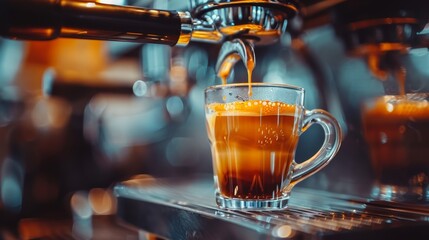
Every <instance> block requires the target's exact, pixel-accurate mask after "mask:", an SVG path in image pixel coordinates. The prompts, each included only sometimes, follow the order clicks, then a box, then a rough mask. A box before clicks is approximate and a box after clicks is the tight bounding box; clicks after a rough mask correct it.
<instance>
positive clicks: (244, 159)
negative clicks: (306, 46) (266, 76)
mask: <svg viewBox="0 0 429 240" xmlns="http://www.w3.org/2000/svg"><path fill="white" fill-rule="evenodd" d="M251 87H252V88H251V92H252V94H251V95H250V96H249V94H248V90H249V85H248V84H247V83H242V84H228V85H219V86H212V87H209V88H207V89H206V90H205V111H206V125H207V132H208V138H209V141H210V144H211V151H212V160H213V171H214V182H215V194H216V203H217V205H218V206H219V207H221V208H228V209H241V210H246V209H247V210H276V209H284V208H286V207H287V203H288V200H289V196H290V191H291V190H292V188H293V186H294V185H295V184H296V183H298V182H299V181H301V180H303V179H305V178H307V177H309V176H310V175H312V174H314V173H315V172H317V171H318V170H320V169H322V168H323V167H324V166H326V165H327V164H328V163H329V162H330V160H331V159H332V158H333V157H334V156H335V154H336V153H337V151H338V150H339V148H340V144H341V129H340V126H339V125H338V122H337V121H336V120H335V118H333V117H332V116H331V115H330V114H329V113H327V112H325V111H323V110H320V109H315V110H311V111H308V110H306V109H305V108H304V106H303V103H304V89H302V88H299V87H294V86H289V85H280V84H264V83H253V84H252V86H251ZM314 123H316V124H319V125H320V126H322V128H323V130H324V132H325V140H324V142H323V145H322V146H321V148H320V150H319V151H318V152H317V153H316V154H315V155H314V156H313V157H311V158H310V159H308V160H306V161H304V162H302V163H296V162H295V159H294V158H295V150H296V147H297V144H298V139H299V136H300V135H301V134H302V133H303V132H304V131H305V130H306V129H308V128H309V127H310V126H311V125H312V124H314Z"/></svg>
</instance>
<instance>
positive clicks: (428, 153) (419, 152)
mask: <svg viewBox="0 0 429 240" xmlns="http://www.w3.org/2000/svg"><path fill="white" fill-rule="evenodd" d="M428 100H429V94H426V93H416V94H407V95H403V96H383V97H379V98H375V99H371V100H369V101H367V102H365V103H364V105H363V111H362V122H363V128H364V135H365V139H366V142H367V144H368V147H369V151H370V154H371V162H372V166H373V169H374V173H375V179H376V185H375V187H374V189H373V197H376V198H377V199H380V200H386V201H398V202H419V201H426V202H427V201H428V200H429V189H428V183H429V102H428Z"/></svg>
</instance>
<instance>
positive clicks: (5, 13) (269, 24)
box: [0, 0, 299, 46]
mask: <svg viewBox="0 0 429 240" xmlns="http://www.w3.org/2000/svg"><path fill="white" fill-rule="evenodd" d="M190 6H191V7H190V8H191V9H189V10H185V11H176V10H156V9H149V8H142V7H136V6H122V5H111V4H104V3H99V2H96V1H82V0H2V1H0V36H3V37H8V38H12V39H18V40H51V39H55V38H59V37H64V38H79V39H96V40H110V41H128V42H140V43H159V44H166V45H170V46H175V45H187V44H188V43H189V42H190V41H191V40H193V41H202V42H213V43H219V42H223V41H224V40H225V39H228V38H230V37H231V36H237V35H238V37H240V38H241V37H243V38H252V39H253V40H254V41H255V42H256V43H257V44H270V43H272V42H274V41H276V40H277V39H278V38H279V36H280V35H281V33H282V32H284V31H286V26H287V20H288V19H290V18H291V17H293V16H294V15H295V14H296V13H297V12H298V10H299V5H298V3H297V1H295V0H288V1H278V0H256V1H255V0H252V1H249V0H233V1H231V0H191V4H190Z"/></svg>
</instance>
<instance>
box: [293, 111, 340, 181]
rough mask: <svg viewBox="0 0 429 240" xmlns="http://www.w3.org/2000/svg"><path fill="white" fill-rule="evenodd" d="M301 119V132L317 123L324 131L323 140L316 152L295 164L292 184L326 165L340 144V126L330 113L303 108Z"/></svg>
mask: <svg viewBox="0 0 429 240" xmlns="http://www.w3.org/2000/svg"><path fill="white" fill-rule="evenodd" d="M303 121H304V122H303V128H302V132H305V131H306V130H307V129H308V128H309V127H310V126H312V125H313V124H319V125H320V126H322V128H323V131H324V132H325V140H324V142H323V144H322V146H321V147H320V149H319V151H318V152H317V153H316V154H314V155H313V156H312V157H311V158H309V159H307V160H306V161H304V162H302V163H299V164H295V166H294V171H293V174H292V180H291V184H292V185H295V184H296V183H298V182H300V181H302V180H304V179H306V178H307V177H309V176H311V175H313V174H314V173H316V172H317V171H319V170H321V169H322V168H324V167H325V166H326V165H328V163H329V162H330V161H331V160H332V158H333V157H334V156H335V154H336V153H337V152H338V150H339V148H340V146H341V139H342V132H341V128H340V125H339V124H338V121H337V120H336V119H335V118H334V117H333V116H332V115H331V114H330V113H328V112H326V111H324V110H321V109H314V110H311V111H308V110H305V113H304V120H303Z"/></svg>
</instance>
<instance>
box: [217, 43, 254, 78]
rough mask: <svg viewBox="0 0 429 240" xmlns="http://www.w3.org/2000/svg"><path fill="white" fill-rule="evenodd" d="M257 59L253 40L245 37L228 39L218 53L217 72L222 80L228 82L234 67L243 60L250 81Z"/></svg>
mask: <svg viewBox="0 0 429 240" xmlns="http://www.w3.org/2000/svg"><path fill="white" fill-rule="evenodd" d="M255 59H256V58H255V51H254V47H253V44H252V43H251V42H249V41H246V40H243V39H234V40H232V41H226V42H225V43H223V45H222V47H221V49H220V52H219V55H218V59H217V62H216V74H217V76H218V77H219V78H220V79H221V80H222V83H223V84H226V83H227V80H228V77H229V75H230V73H231V71H232V69H233V67H234V66H235V64H236V63H237V62H238V61H239V60H242V61H243V63H244V66H246V69H247V72H248V76H249V81H250V78H251V74H252V71H253V68H254V67H255V63H256V60H255Z"/></svg>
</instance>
